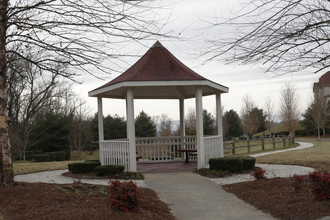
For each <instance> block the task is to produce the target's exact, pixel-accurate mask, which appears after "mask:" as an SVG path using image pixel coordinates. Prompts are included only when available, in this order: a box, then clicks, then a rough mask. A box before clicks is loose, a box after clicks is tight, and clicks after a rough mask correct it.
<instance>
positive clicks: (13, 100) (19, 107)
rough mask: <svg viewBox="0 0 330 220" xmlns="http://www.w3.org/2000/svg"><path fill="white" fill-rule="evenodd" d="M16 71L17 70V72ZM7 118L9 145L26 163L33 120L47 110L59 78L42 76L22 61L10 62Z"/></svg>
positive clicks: (37, 70)
mask: <svg viewBox="0 0 330 220" xmlns="http://www.w3.org/2000/svg"><path fill="white" fill-rule="evenodd" d="M16 67H17V68H16ZM7 84H8V88H7V94H8V97H7V101H8V104H7V105H8V116H9V118H10V122H9V124H10V128H11V129H10V130H11V141H12V144H13V145H14V146H13V147H14V148H16V151H17V152H18V153H19V155H20V157H22V156H23V159H24V160H25V151H26V147H27V143H28V141H29V135H30V132H31V129H32V128H33V121H34V119H35V117H36V116H37V115H38V114H40V112H41V110H42V109H45V108H47V107H49V99H50V98H51V97H52V96H56V95H57V94H55V93H54V91H55V89H56V86H57V85H58V76H57V75H54V74H52V75H51V76H49V77H46V76H44V75H42V74H41V73H40V72H39V69H36V68H34V67H33V65H31V64H30V63H29V62H27V61H25V60H16V62H11V65H9V67H8V78H7Z"/></svg>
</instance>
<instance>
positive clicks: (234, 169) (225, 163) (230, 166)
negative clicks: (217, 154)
mask: <svg viewBox="0 0 330 220" xmlns="http://www.w3.org/2000/svg"><path fill="white" fill-rule="evenodd" d="M209 164H210V169H213V170H222V171H228V172H231V173H238V172H242V170H243V160H241V159H239V158H235V157H222V158H212V159H210V160H209Z"/></svg>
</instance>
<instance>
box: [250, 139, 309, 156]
mask: <svg viewBox="0 0 330 220" xmlns="http://www.w3.org/2000/svg"><path fill="white" fill-rule="evenodd" d="M297 143H298V144H299V146H298V147H295V148H288V149H284V150H276V151H270V152H265V153H258V154H251V155H249V156H251V157H262V156H266V155H270V154H278V153H283V152H287V151H293V150H302V149H306V148H310V147H314V144H312V143H307V142H300V141H297Z"/></svg>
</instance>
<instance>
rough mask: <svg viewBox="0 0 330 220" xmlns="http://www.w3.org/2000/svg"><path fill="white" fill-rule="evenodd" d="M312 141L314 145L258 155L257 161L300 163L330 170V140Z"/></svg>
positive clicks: (317, 168) (300, 164)
mask: <svg viewBox="0 0 330 220" xmlns="http://www.w3.org/2000/svg"><path fill="white" fill-rule="evenodd" d="M298 141H299V139H298ZM302 141H306V139H304V140H302ZM310 142H311V143H313V144H314V147H311V148H307V149H303V150H297V151H288V152H283V153H278V154H273V155H267V156H262V157H258V158H257V163H269V164H286V165H299V166H308V167H313V168H314V169H316V170H327V171H330V141H310Z"/></svg>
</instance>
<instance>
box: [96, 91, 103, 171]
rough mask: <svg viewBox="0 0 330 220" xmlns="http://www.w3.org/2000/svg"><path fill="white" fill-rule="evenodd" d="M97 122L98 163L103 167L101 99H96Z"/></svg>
mask: <svg viewBox="0 0 330 220" xmlns="http://www.w3.org/2000/svg"><path fill="white" fill-rule="evenodd" d="M97 121H98V130H99V150H100V152H99V154H100V162H101V164H102V165H104V160H103V159H104V157H103V150H102V149H101V142H102V141H104V127H103V106H102V97H97Z"/></svg>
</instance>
